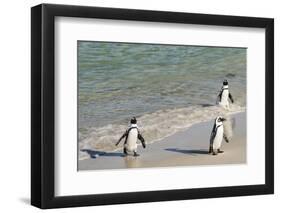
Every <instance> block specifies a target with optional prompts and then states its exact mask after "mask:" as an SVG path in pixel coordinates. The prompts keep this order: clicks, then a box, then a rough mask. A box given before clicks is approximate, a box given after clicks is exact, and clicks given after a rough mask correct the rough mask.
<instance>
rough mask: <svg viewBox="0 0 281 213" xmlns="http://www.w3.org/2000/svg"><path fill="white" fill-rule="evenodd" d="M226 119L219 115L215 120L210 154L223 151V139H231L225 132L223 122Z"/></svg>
mask: <svg viewBox="0 0 281 213" xmlns="http://www.w3.org/2000/svg"><path fill="white" fill-rule="evenodd" d="M224 121H226V119H225V118H223V117H221V116H218V117H217V118H216V120H215V123H214V126H213V130H212V133H211V137H210V148H209V154H211V153H212V154H213V155H217V154H218V153H223V151H222V150H220V148H221V143H222V140H223V139H225V141H226V142H227V143H228V142H229V140H228V139H227V137H226V136H225V134H224V128H223V122H224Z"/></svg>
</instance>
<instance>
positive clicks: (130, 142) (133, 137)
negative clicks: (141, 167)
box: [115, 117, 146, 157]
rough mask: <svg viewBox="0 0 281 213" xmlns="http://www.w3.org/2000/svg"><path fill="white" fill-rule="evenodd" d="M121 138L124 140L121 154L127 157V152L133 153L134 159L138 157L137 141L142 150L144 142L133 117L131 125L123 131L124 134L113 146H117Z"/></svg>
mask: <svg viewBox="0 0 281 213" xmlns="http://www.w3.org/2000/svg"><path fill="white" fill-rule="evenodd" d="M123 138H125V141H124V148H123V152H124V154H125V155H128V152H133V153H134V156H135V157H137V156H139V154H138V153H137V147H138V145H137V140H138V139H139V140H140V141H141V144H142V146H143V148H145V147H146V144H145V140H144V138H143V137H142V135H141V134H140V131H139V129H138V125H137V119H136V118H135V117H133V118H132V119H131V124H130V126H129V128H128V129H127V130H126V131H125V133H124V134H123V135H122V136H121V138H120V139H119V140H118V142H117V143H116V144H115V145H116V146H118V144H119V143H120V142H121V140H122V139H123Z"/></svg>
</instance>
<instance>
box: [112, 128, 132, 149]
mask: <svg viewBox="0 0 281 213" xmlns="http://www.w3.org/2000/svg"><path fill="white" fill-rule="evenodd" d="M128 133H129V132H128V131H127V130H126V132H125V133H124V134H123V135H122V136H121V138H120V139H119V140H118V141H117V143H116V144H115V146H118V144H119V143H120V142H121V140H122V139H123V138H125V137H127V135H128Z"/></svg>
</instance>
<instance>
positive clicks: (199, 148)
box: [78, 112, 247, 171]
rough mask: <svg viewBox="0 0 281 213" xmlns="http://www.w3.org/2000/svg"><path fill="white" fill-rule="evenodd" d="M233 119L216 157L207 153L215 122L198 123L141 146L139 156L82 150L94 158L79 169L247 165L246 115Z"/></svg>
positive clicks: (83, 162) (119, 152)
mask: <svg viewBox="0 0 281 213" xmlns="http://www.w3.org/2000/svg"><path fill="white" fill-rule="evenodd" d="M231 117H232V118H234V120H235V127H234V129H233V138H232V140H231V141H230V142H229V143H226V142H223V144H222V148H221V149H222V150H223V151H224V153H222V154H219V155H216V156H213V155H210V154H208V149H209V138H210V133H211V130H212V127H213V122H214V121H213V120H211V121H208V122H203V123H198V124H195V125H193V126H191V127H190V128H188V129H186V130H183V131H180V132H177V133H175V134H173V135H171V136H169V137H166V138H164V139H163V140H161V141H157V142H155V143H152V144H147V147H146V149H143V148H142V147H141V146H139V147H138V153H139V154H140V156H138V157H133V156H124V155H123V153H122V150H120V151H116V152H97V151H95V150H83V151H84V152H86V153H88V154H89V155H90V156H91V157H90V159H86V160H79V161H78V170H79V171H81V170H101V169H126V168H147V167H169V166H173V167H174V166H192V165H193V166H194V165H214V164H217V165H219V164H242V163H246V138H247V137H246V113H245V112H241V113H236V114H233V115H232V116H231Z"/></svg>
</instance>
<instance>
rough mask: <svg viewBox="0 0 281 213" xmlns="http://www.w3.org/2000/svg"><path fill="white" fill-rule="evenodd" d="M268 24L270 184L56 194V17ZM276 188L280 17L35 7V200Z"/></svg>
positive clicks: (69, 203)
mask: <svg viewBox="0 0 281 213" xmlns="http://www.w3.org/2000/svg"><path fill="white" fill-rule="evenodd" d="M58 16H63V17H80V18H100V19H113V20H114V19H115V20H131V21H146V22H162V23H182V24H200V25H217V26H237V27H250V28H264V29H265V32H266V33H265V34H266V41H265V44H266V48H265V62H266V64H265V76H266V77H265V85H266V86H265V89H266V97H265V100H266V110H265V115H266V118H265V121H266V124H265V125H266V128H265V132H266V134H265V184H261V185H246V186H225V187H215V188H198V189H177V190H163V191H145V192H130V193H112V194H93V195H79V196H76V195H73V196H60V197H56V196H55V195H54V189H55V188H54V187H55V170H54V166H55V165H54V163H55V161H54V157H55V156H54V153H55V152H54V150H55V107H54V106H55V99H54V97H55V85H54V82H55V81H54V78H55V77H54V76H55V75H54V72H55V69H54V65H55V64H54V50H55V46H54V45H55V44H54V21H55V17H58ZM272 193H274V19H271V18H256V17H241V16H225V15H208V14H194V13H178V12H164V11H148V10H131V9H113V8H102V7H86V6H68V5H53V4H41V5H38V6H35V7H32V8H31V204H32V205H34V206H37V207H39V208H42V209H46V208H60V207H76V206H91V205H106V204H122V203H140V202H155V201H169V200H183V199H197V198H217V197H229V196H246V195H260V194H272Z"/></svg>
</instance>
